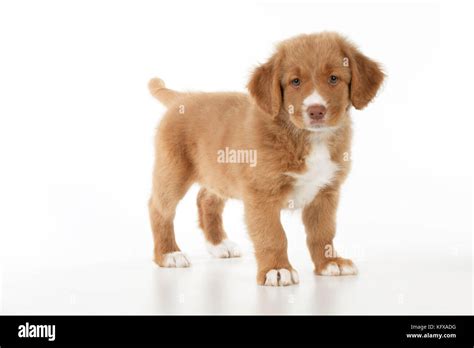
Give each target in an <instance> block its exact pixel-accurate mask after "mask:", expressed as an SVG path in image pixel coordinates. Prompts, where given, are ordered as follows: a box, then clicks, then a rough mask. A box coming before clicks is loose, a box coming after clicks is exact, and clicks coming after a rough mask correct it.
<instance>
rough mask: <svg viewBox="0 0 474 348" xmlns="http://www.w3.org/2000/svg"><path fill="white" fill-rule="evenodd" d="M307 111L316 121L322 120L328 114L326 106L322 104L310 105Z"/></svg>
mask: <svg viewBox="0 0 474 348" xmlns="http://www.w3.org/2000/svg"><path fill="white" fill-rule="evenodd" d="M306 111H307V112H308V115H309V117H310V118H311V119H312V120H315V121H320V120H322V119H323V118H324V116H325V115H326V107H325V106H324V105H321V104H313V105H310V106H308V109H307V110H306Z"/></svg>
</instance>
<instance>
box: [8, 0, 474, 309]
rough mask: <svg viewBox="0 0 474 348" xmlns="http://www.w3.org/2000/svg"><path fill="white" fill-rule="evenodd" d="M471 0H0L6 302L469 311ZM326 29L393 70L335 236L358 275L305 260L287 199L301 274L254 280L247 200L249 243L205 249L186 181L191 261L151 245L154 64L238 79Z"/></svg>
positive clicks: (183, 207) (186, 74) (236, 219)
mask: <svg viewBox="0 0 474 348" xmlns="http://www.w3.org/2000/svg"><path fill="white" fill-rule="evenodd" d="M468 3H469V2H465V3H461V2H455V1H452V2H451V1H449V2H448V1H446V2H442V3H438V2H429V1H426V2H419V3H415V2H411V1H409V2H398V3H393V2H381V1H369V2H363V3H359V2H347V1H346V2H335V1H331V2H318V1H300V2H292V1H277V2H274V1H241V0H239V1H191V0H189V1H41V2H37V1H1V2H0V159H1V172H0V211H1V218H0V238H1V239H0V253H1V254H0V257H1V258H0V261H1V271H2V272H1V275H2V277H1V285H2V286H1V288H0V300H1V301H0V313H10V314H11V313H316V314H317V313H323V314H324V313H340V314H352V313H361V314H364V313H367V314H372V313H386V314H391V313H410V314H423V313H453V314H456V313H472V152H471V151H472V148H473V140H472V128H473V116H474V115H473V113H472V96H471V93H472V80H473V75H472V64H473V62H474V58H473V55H472V44H470V41H471V40H470V39H469V38H468V37H467V36H468V33H472V31H473V28H472V21H471V19H470V17H469V15H470V13H472V6H471V5H470V4H468ZM322 30H334V31H338V32H340V33H342V34H344V35H347V36H348V37H349V38H350V39H352V40H353V41H355V42H356V43H357V44H358V45H359V47H360V48H361V50H362V51H363V52H364V53H365V54H367V55H368V56H370V57H372V58H374V59H376V60H378V61H380V62H381V63H382V64H383V66H384V67H385V71H386V73H387V75H388V78H387V81H386V83H385V85H384V88H383V90H382V91H380V93H379V95H378V97H377V98H376V100H375V101H374V103H373V104H371V105H370V106H369V107H368V108H367V109H366V110H364V111H355V110H354V111H353V113H352V117H353V122H354V130H355V138H354V146H353V170H352V173H351V175H350V176H349V179H348V181H347V183H346V184H345V186H344V188H343V194H342V202H341V205H340V209H339V213H338V232H337V238H336V247H339V249H340V250H341V252H342V253H343V254H344V255H346V256H351V257H353V259H354V261H356V263H357V264H358V265H359V268H360V271H361V273H360V275H359V276H358V277H344V278H338V279H335V278H332V279H329V278H324V277H316V276H314V275H313V273H312V264H311V262H310V259H309V255H308V253H307V251H306V247H305V235H304V229H303V225H302V223H301V221H300V218H299V214H297V213H293V214H291V213H285V214H283V215H282V221H283V224H284V226H285V229H286V231H287V236H288V239H289V245H290V250H289V255H290V260H291V261H292V263H293V265H294V267H295V268H296V269H297V270H298V271H299V272H300V278H301V284H300V285H298V286H295V287H289V288H285V289H266V288H262V287H258V286H257V285H256V284H255V265H254V260H253V256H252V252H251V251H252V250H251V244H250V242H249V239H248V237H247V234H246V228H245V225H244V223H243V210H242V205H241V203H240V202H236V201H231V202H229V203H228V205H227V207H226V210H225V216H224V220H225V227H226V230H227V232H228V234H229V236H230V238H231V239H233V240H234V241H236V242H238V243H239V244H241V246H242V247H243V249H244V250H245V256H244V257H243V258H242V259H238V260H213V259H210V257H209V256H207V255H206V253H205V251H204V241H203V237H202V233H201V232H200V231H199V229H198V227H197V211H196V208H195V196H196V192H197V187H193V188H192V189H191V190H190V192H189V193H188V195H187V196H186V197H185V199H184V200H183V201H182V202H181V203H180V205H179V207H178V212H177V219H176V221H175V229H176V234H177V240H178V243H179V245H180V247H181V249H182V250H183V251H185V252H186V253H187V254H188V255H189V256H190V258H191V261H192V262H193V264H194V265H193V267H192V268H191V269H189V270H164V269H159V268H158V267H157V266H155V265H154V264H153V263H152V261H151V259H152V238H151V231H150V228H149V223H148V213H147V206H146V203H147V199H148V195H149V192H150V184H151V169H152V163H153V156H154V155H153V136H154V129H155V127H156V125H157V123H158V121H159V120H160V117H161V115H162V113H163V111H164V109H163V107H162V106H161V105H160V104H159V103H158V102H157V101H156V100H154V99H152V97H151V96H149V94H148V90H147V82H148V80H149V78H151V77H153V76H159V77H161V78H163V79H164V80H165V81H166V83H167V85H168V86H170V87H171V88H175V89H178V90H204V91H215V90H236V91H245V85H246V82H247V80H248V78H249V74H250V71H251V70H252V69H253V68H254V67H255V66H256V65H257V64H258V63H262V62H264V61H265V60H266V58H268V56H269V55H270V54H271V52H272V49H273V46H274V44H275V43H277V42H278V41H280V40H282V39H285V38H288V37H291V36H293V35H296V34H300V33H311V32H318V31H322Z"/></svg>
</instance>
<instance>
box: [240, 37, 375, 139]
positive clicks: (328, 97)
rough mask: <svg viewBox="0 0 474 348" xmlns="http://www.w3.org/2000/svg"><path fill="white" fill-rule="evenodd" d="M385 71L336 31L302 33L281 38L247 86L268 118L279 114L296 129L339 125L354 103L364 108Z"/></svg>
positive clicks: (316, 129)
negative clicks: (288, 37) (311, 33)
mask: <svg viewBox="0 0 474 348" xmlns="http://www.w3.org/2000/svg"><path fill="white" fill-rule="evenodd" d="M383 79H384V74H383V72H382V71H381V68H380V66H379V65H378V64H377V63H376V62H374V61H373V60H371V59H370V58H368V57H366V56H365V55H363V54H362V53H361V52H360V51H359V50H358V49H357V48H356V47H355V46H354V45H353V44H351V43H350V42H349V41H347V40H346V39H344V38H343V37H341V36H340V35H338V34H335V33H321V34H313V35H301V36H298V37H296V38H292V39H289V40H286V41H283V42H282V43H280V44H279V45H278V47H277V51H276V53H275V54H274V55H273V56H272V57H271V58H270V60H269V61H268V62H267V63H265V64H263V65H261V66H259V67H258V68H257V69H256V70H255V72H254V73H253V75H252V77H251V79H250V82H249V84H248V89H249V91H250V94H251V95H252V97H253V98H254V99H255V101H256V103H257V105H258V106H259V107H260V108H261V109H262V110H263V111H265V112H266V113H268V114H269V115H271V116H272V117H276V116H277V115H283V116H284V117H288V118H289V120H290V121H291V122H292V123H293V124H294V125H295V126H296V127H298V128H300V129H307V130H310V131H325V130H329V129H334V128H336V127H338V126H339V125H340V124H341V123H342V122H343V121H344V118H345V117H347V116H346V115H347V113H346V111H347V109H348V108H349V107H350V105H353V106H354V107H355V108H356V109H362V108H364V107H365V106H366V105H367V104H368V103H369V102H370V101H371V100H372V99H373V98H374V96H375V94H376V93H377V90H378V89H379V87H380V85H381V84H382V82H383Z"/></svg>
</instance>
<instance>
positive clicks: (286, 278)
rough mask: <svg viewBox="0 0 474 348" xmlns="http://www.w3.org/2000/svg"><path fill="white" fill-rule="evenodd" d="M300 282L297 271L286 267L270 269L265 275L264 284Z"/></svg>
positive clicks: (276, 284)
mask: <svg viewBox="0 0 474 348" xmlns="http://www.w3.org/2000/svg"><path fill="white" fill-rule="evenodd" d="M299 282H300V280H299V277H298V272H296V271H295V270H294V269H292V270H291V271H290V270H288V269H286V268H280V269H272V270H270V271H268V272H267V274H266V275H265V284H264V285H265V286H287V285H292V284H298V283H299Z"/></svg>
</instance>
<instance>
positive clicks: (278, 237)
mask: <svg viewBox="0 0 474 348" xmlns="http://www.w3.org/2000/svg"><path fill="white" fill-rule="evenodd" d="M245 217H246V221H247V226H248V230H249V234H250V238H251V239H252V241H253V244H254V248H255V256H256V259H257V267H258V271H257V283H258V284H259V285H267V286H286V285H291V284H297V283H298V282H299V280H298V273H297V272H296V270H294V269H293V267H291V265H290V262H289V261H288V252H287V245H288V243H287V240H286V235H285V231H284V230H283V226H282V225H281V222H280V207H279V206H278V205H277V204H274V203H268V202H259V203H256V202H252V203H251V202H245Z"/></svg>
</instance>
